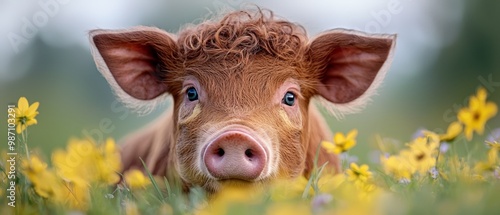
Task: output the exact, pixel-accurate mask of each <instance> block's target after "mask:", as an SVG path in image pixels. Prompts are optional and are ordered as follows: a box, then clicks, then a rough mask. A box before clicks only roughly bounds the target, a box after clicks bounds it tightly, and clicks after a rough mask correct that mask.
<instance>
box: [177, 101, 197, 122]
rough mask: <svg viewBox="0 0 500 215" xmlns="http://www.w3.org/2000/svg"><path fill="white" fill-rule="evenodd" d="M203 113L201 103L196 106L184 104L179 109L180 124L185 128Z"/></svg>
mask: <svg viewBox="0 0 500 215" xmlns="http://www.w3.org/2000/svg"><path fill="white" fill-rule="evenodd" d="M200 113H201V107H200V104H199V103H196V104H183V105H182V106H181V107H180V108H179V115H178V119H179V120H178V124H179V126H183V125H186V124H189V123H191V122H193V121H194V120H195V119H196V118H198V116H199V115H200Z"/></svg>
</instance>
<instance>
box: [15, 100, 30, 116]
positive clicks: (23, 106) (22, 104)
mask: <svg viewBox="0 0 500 215" xmlns="http://www.w3.org/2000/svg"><path fill="white" fill-rule="evenodd" d="M17 108H19V110H21V112H24V111H26V110H28V108H29V105H28V99H26V97H21V98H19V101H17Z"/></svg>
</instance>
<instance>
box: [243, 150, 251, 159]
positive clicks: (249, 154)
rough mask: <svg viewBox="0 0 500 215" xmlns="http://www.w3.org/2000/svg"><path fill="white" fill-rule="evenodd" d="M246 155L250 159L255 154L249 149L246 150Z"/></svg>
mask: <svg viewBox="0 0 500 215" xmlns="http://www.w3.org/2000/svg"><path fill="white" fill-rule="evenodd" d="M245 155H246V156H247V157H249V158H252V157H253V152H252V150H251V149H247V150H245Z"/></svg>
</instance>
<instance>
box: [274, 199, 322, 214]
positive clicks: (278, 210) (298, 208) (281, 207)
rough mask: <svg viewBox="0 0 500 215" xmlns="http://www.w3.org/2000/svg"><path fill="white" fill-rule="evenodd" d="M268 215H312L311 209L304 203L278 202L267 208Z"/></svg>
mask: <svg viewBox="0 0 500 215" xmlns="http://www.w3.org/2000/svg"><path fill="white" fill-rule="evenodd" d="M266 214H269V215H289V214H304V215H307V214H312V211H311V208H310V207H309V205H308V204H306V201H300V202H288V203H287V202H279V203H274V204H272V205H271V206H269V207H268V208H267V210H266Z"/></svg>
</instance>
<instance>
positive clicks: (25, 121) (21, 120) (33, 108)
mask: <svg viewBox="0 0 500 215" xmlns="http://www.w3.org/2000/svg"><path fill="white" fill-rule="evenodd" d="M38 105H40V103H38V102H35V103H33V104H31V105H29V103H28V100H27V99H26V98H25V97H21V98H19V101H18V102H17V107H16V108H15V113H16V125H17V126H16V132H17V133H18V134H20V133H21V132H22V131H24V129H26V128H27V127H28V126H30V125H34V124H37V121H36V119H35V117H36V116H37V115H38V111H37V109H38Z"/></svg>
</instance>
